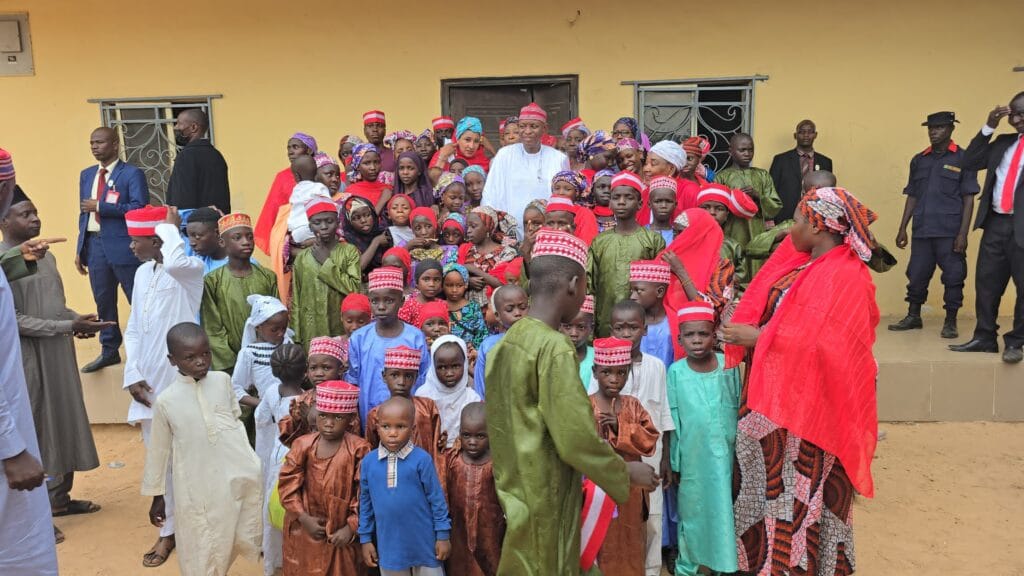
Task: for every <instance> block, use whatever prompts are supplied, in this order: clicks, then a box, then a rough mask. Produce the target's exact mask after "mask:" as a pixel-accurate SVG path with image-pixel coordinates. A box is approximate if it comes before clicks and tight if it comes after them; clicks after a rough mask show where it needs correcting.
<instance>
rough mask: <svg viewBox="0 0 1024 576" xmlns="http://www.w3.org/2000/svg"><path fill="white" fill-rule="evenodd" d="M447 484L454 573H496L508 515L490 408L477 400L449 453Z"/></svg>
mask: <svg viewBox="0 0 1024 576" xmlns="http://www.w3.org/2000/svg"><path fill="white" fill-rule="evenodd" d="M445 474H446V476H447V478H446V482H445V485H446V487H447V489H446V491H445V492H446V494H447V496H448V508H449V510H450V511H451V516H452V534H451V536H452V539H451V542H452V553H451V556H449V557H448V562H447V563H446V567H447V570H448V573H449V574H452V575H455V574H461V575H465V576H493V575H494V574H496V573H497V571H498V561H499V560H500V559H501V540H502V538H503V537H504V536H505V515H504V513H503V512H502V511H501V505H500V504H499V502H498V493H497V491H496V490H495V489H494V468H493V466H492V464H491V442H490V437H489V436H488V435H487V410H486V409H485V408H484V405H483V403H481V402H473V403H472V404H467V405H466V407H465V408H463V409H462V416H461V424H460V427H459V440H458V443H457V444H456V449H455V450H452V451H450V452H449V453H448V460H447V467H446V468H445Z"/></svg>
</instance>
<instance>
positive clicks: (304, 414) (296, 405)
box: [279, 336, 361, 446]
mask: <svg viewBox="0 0 1024 576" xmlns="http://www.w3.org/2000/svg"><path fill="white" fill-rule="evenodd" d="M347 358H348V351H347V349H346V348H345V346H344V344H343V343H342V342H341V341H340V340H339V339H338V338H331V337H329V336H318V337H316V338H313V340H312V342H310V343H309V354H308V355H307V357H306V382H308V383H309V386H310V389H307V390H306V391H305V392H303V393H302V394H300V395H299V397H298V398H295V399H293V400H292V402H291V405H290V406H289V407H288V416H286V417H285V418H282V419H281V423H280V425H279V427H280V429H281V436H280V438H281V442H282V443H283V444H284V445H285V446H291V444H292V442H293V441H294V440H295V439H296V438H298V437H299V436H302V435H304V434H309V433H310V432H316V428H315V427H314V426H312V425H311V424H310V415H309V414H310V412H314V413H315V411H316V387H317V386H319V385H320V384H322V383H323V382H327V381H328V380H340V379H341V377H342V375H344V374H345V369H346V366H345V365H346V362H347ZM314 422H315V420H314ZM353 431H355V432H357V433H358V432H361V429H360V428H359V427H358V421H357V422H356V425H355V426H354V430H353Z"/></svg>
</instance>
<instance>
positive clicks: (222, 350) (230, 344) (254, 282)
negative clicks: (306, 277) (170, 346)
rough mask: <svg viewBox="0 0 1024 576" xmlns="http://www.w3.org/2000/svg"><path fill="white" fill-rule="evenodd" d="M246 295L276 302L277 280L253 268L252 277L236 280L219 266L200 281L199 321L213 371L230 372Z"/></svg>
mask: <svg viewBox="0 0 1024 576" xmlns="http://www.w3.org/2000/svg"><path fill="white" fill-rule="evenodd" d="M250 294H263V295H264V296H273V297H274V298H277V276H276V275H275V274H274V272H273V271H271V270H268V269H266V268H264V267H262V266H260V265H258V264H253V266H252V273H250V274H249V275H248V276H244V277H239V276H235V275H234V274H232V273H231V270H228V267H227V266H221V267H220V268H217V269H216V270H214V271H213V272H210V273H209V274H207V275H206V276H205V277H204V278H203V303H202V306H201V308H200V309H199V320H200V323H201V324H202V325H203V328H204V329H205V330H206V334H207V335H208V336H209V337H210V351H211V352H213V364H212V366H211V367H212V368H213V369H214V370H220V371H222V372H229V373H230V372H231V371H232V369H233V368H234V367H235V359H236V357H237V355H238V351H239V350H240V349H241V347H242V329H243V328H245V321H246V320H247V319H248V318H249V312H250V309H251V307H250V306H249V303H248V302H247V301H246V298H247V297H248V296H249V295H250Z"/></svg>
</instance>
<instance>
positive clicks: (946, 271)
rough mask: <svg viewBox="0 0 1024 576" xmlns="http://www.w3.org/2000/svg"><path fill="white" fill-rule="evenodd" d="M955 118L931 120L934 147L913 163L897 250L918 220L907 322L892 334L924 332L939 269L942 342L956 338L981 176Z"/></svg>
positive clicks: (927, 123)
mask: <svg viewBox="0 0 1024 576" xmlns="http://www.w3.org/2000/svg"><path fill="white" fill-rule="evenodd" d="M956 122H958V120H957V119H956V116H955V115H954V114H953V113H952V112H936V113H934V114H929V115H928V119H927V120H926V121H925V122H924V123H922V124H921V125H922V126H927V127H928V140H929V141H930V142H931V146H929V147H928V148H926V149H925V150H924V151H923V152H921V153H919V154H916V155H915V156H914V157H913V159H911V160H910V179H909V181H908V182H907V187H906V188H904V189H903V193H904V194H906V196H907V202H906V205H905V207H904V208H903V218H902V219H901V220H900V228H899V233H898V234H897V235H896V246H897V247H898V248H900V249H902V248H906V246H907V224H908V223H909V222H910V220H911V219H913V220H914V228H913V238H912V240H911V242H910V262H909V263H908V264H907V280H908V282H907V302H908V303H909V304H910V306H909V310H908V311H907V316H906V317H905V318H903V319H902V320H900V321H899V322H897V323H895V324H890V325H889V330H893V331H904V330H914V329H919V328H922V327H923V326H924V324H923V322H922V321H921V306H922V305H923V304H924V303H925V302H926V301H927V300H928V283H929V282H931V279H932V274H934V273H935V266H936V265H938V266H939V268H940V269H941V270H942V276H941V280H942V286H943V287H944V288H945V294H944V295H943V301H944V303H945V305H944V308H945V309H946V321H945V322H944V323H943V325H942V332H941V335H942V337H943V338H956V337H957V336H958V333H957V326H956V315H957V311H958V310H960V307H961V306H963V303H964V280H965V279H966V278H967V256H966V253H967V233H968V231H969V230H970V223H971V213H972V212H973V209H974V195H975V194H977V193H978V191H979V188H978V174H977V172H976V171H974V170H968V169H966V168H965V167H964V152H965V150H964V149H963V148H961V147H959V146H957V145H956V144H955V143H954V142H953V128H954V123H956Z"/></svg>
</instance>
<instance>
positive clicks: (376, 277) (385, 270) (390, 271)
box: [368, 266, 402, 291]
mask: <svg viewBox="0 0 1024 576" xmlns="http://www.w3.org/2000/svg"><path fill="white" fill-rule="evenodd" d="M368 289H369V290H399V291H401V290H402V269H401V268H396V267H394V266H381V267H380V268H377V269H375V270H371V271H370V275H369V287H368Z"/></svg>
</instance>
